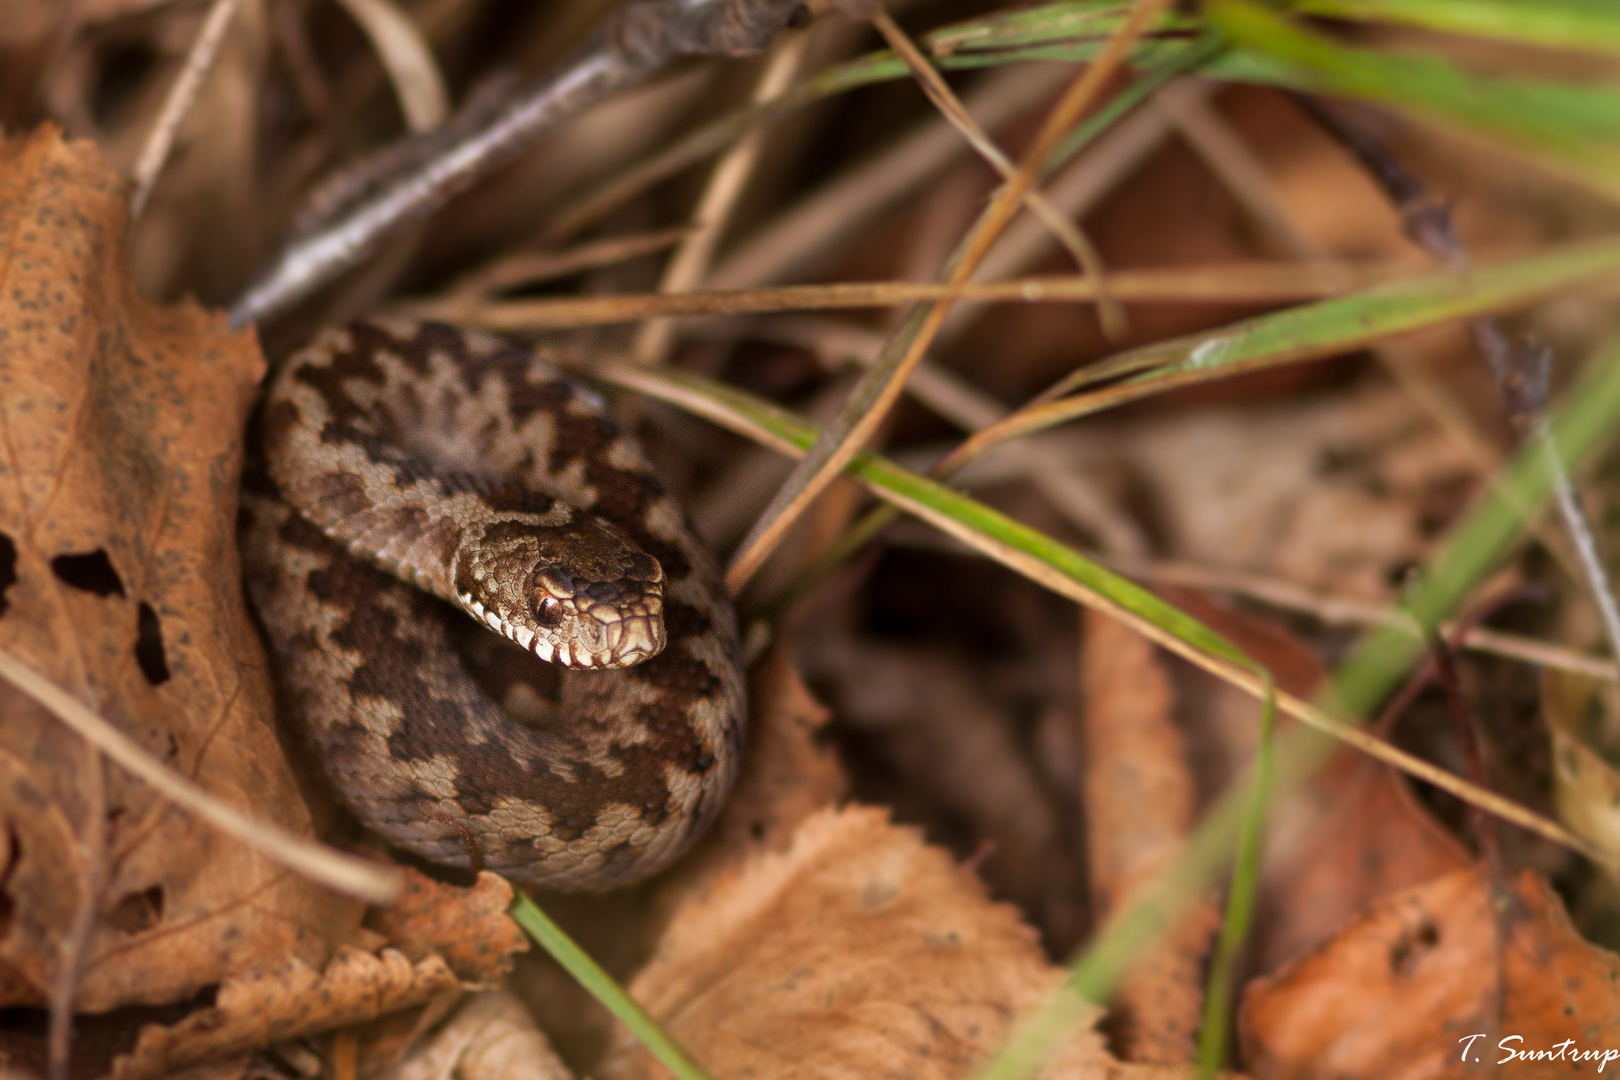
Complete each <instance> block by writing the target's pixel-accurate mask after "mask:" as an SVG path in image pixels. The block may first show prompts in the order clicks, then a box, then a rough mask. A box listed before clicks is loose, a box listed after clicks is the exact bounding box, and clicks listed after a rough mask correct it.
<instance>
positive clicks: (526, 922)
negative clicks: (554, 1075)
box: [508, 888, 713, 1080]
mask: <svg viewBox="0 0 1620 1080" xmlns="http://www.w3.org/2000/svg"><path fill="white" fill-rule="evenodd" d="M512 893H513V896H514V899H513V900H512V906H511V907H510V908H509V909H508V914H510V915H511V916H512V918H513V919H515V920H516V921H517V924H518V925H519V926H521V927H523V929H524V931H525V932H527V933H528V935H529V936H530V937H532V938H533V939H534V940H535V941H536V942H538V943H539V945H540V947H541V948H542V949H545V950H546V952H548V953H550V954H551V957H552V959H554V960H556V961H557V963H559V964H561V965H562V966H563V968H564V969H565V970H566V971H567V972H568V974H570V975H572V976H573V977H574V979H575V980H576V981H577V982H578V983H579V985H581V986H583V987H584V988H585V989H586V991H588V992H589V993H590V995H591V996H592V997H594V998H595V999H596V1000H597V1001H599V1002H601V1003H602V1006H603V1008H605V1009H607V1011H608V1012H610V1013H612V1014H613V1015H614V1016H615V1017H616V1018H617V1019H618V1020H619V1021H620V1022H621V1023H623V1024H624V1026H625V1027H626V1028H628V1029H629V1030H630V1034H632V1035H634V1036H635V1037H636V1039H637V1040H638V1041H639V1042H640V1043H641V1045H643V1046H645V1047H646V1048H647V1050H648V1051H649V1052H650V1053H651V1054H652V1055H653V1057H655V1058H657V1059H658V1060H659V1061H660V1062H661V1063H662V1064H663V1066H664V1067H665V1068H666V1069H668V1070H669V1071H670V1072H672V1073H674V1074H675V1075H676V1076H677V1077H678V1078H679V1080H713V1077H711V1076H710V1075H709V1074H708V1073H707V1072H706V1071H704V1069H703V1067H702V1066H701V1065H699V1064H698V1063H697V1062H695V1061H693V1060H692V1058H691V1055H689V1054H687V1052H686V1051H685V1050H684V1049H682V1047H681V1045H680V1044H679V1043H677V1042H676V1041H675V1040H674V1039H673V1038H671V1037H670V1036H669V1033H668V1032H666V1031H665V1030H664V1029H663V1028H662V1027H660V1026H659V1024H658V1021H656V1020H654V1019H653V1018H652V1017H651V1016H648V1015H647V1011H646V1010H645V1009H643V1008H642V1007H641V1006H640V1005H637V1004H636V1002H635V999H634V998H632V997H631V996H630V995H629V994H627V993H625V991H624V987H622V986H620V985H619V983H618V981H617V980H616V979H614V978H613V976H611V975H609V974H608V973H607V972H605V971H603V970H602V967H601V965H600V964H598V963H597V962H596V961H595V960H593V959H591V957H590V956H589V955H588V954H587V953H586V952H585V950H584V949H581V948H580V947H579V945H578V944H576V943H575V941H574V939H573V938H571V937H569V936H568V935H567V934H566V933H564V932H563V928H562V927H560V926H558V925H557V924H556V923H555V922H553V921H552V920H551V916H550V915H547V914H546V913H545V912H544V911H542V910H541V909H540V907H539V905H537V904H536V903H535V902H534V901H533V900H530V899H529V898H528V897H527V896H525V895H523V893H522V892H520V891H519V890H518V889H516V888H514V889H513V890H512Z"/></svg>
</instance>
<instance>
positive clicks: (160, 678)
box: [135, 600, 169, 686]
mask: <svg viewBox="0 0 1620 1080" xmlns="http://www.w3.org/2000/svg"><path fill="white" fill-rule="evenodd" d="M135 662H136V663H137V664H139V665H141V674H142V675H145V676H146V681H147V682H149V683H151V684H152V685H153V686H162V685H163V684H164V683H166V682H168V681H169V661H168V659H167V658H166V657H164V655H163V623H162V622H161V621H159V619H158V613H157V612H156V611H154V610H152V605H151V604H148V603H147V602H146V601H145V600H142V601H141V606H140V608H139V609H137V611H136V615H135Z"/></svg>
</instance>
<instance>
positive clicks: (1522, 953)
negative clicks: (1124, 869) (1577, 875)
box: [1239, 868, 1620, 1080]
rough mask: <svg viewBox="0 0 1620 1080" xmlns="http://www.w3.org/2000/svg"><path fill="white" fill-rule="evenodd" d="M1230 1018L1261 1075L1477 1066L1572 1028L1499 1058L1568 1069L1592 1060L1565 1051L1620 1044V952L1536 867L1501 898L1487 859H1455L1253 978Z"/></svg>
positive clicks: (1551, 1070) (1511, 1071) (1530, 1072)
mask: <svg viewBox="0 0 1620 1080" xmlns="http://www.w3.org/2000/svg"><path fill="white" fill-rule="evenodd" d="M1493 908H1494V909H1496V911H1499V912H1500V915H1501V918H1500V922H1498V920H1497V918H1496V917H1495V915H1494V913H1493ZM1499 926H1500V927H1503V928H1505V931H1506V933H1505V938H1500V937H1499V934H1498V928H1499ZM1498 957H1500V961H1499V960H1498ZM1499 987H1500V996H1499V992H1498V988H1499ZM1239 1026H1240V1031H1241V1034H1242V1039H1243V1046H1244V1058H1245V1060H1246V1061H1247V1062H1248V1063H1249V1067H1250V1069H1251V1071H1252V1072H1253V1074H1254V1075H1255V1076H1256V1077H1259V1078H1260V1080H1278V1078H1282V1077H1324V1078H1325V1077H1343V1076H1378V1077H1385V1078H1388V1080H1405V1078H1409V1077H1425V1078H1430V1077H1443V1076H1457V1077H1462V1076H1474V1075H1478V1073H1479V1070H1480V1069H1481V1068H1482V1067H1483V1066H1484V1065H1485V1064H1486V1063H1492V1062H1502V1063H1504V1064H1505V1058H1506V1050H1509V1049H1511V1050H1514V1051H1532V1052H1536V1051H1547V1052H1549V1053H1557V1051H1558V1046H1559V1044H1562V1043H1564V1042H1565V1040H1572V1042H1571V1043H1569V1044H1567V1045H1565V1047H1564V1053H1563V1056H1562V1058H1555V1059H1553V1060H1542V1061H1540V1062H1535V1061H1524V1060H1515V1061H1514V1062H1513V1064H1512V1065H1509V1066H1506V1070H1505V1075H1509V1076H1512V1077H1515V1078H1518V1077H1537V1076H1553V1075H1556V1076H1568V1075H1570V1074H1571V1073H1572V1072H1576V1071H1584V1070H1586V1069H1592V1068H1593V1067H1594V1063H1593V1062H1592V1060H1591V1059H1587V1061H1586V1063H1585V1064H1580V1063H1578V1062H1577V1061H1575V1060H1574V1059H1572V1058H1571V1057H1570V1056H1569V1055H1570V1054H1571V1053H1572V1052H1575V1051H1583V1052H1584V1051H1592V1050H1596V1051H1598V1052H1599V1053H1601V1052H1603V1051H1604V1050H1606V1049H1607V1050H1609V1051H1610V1052H1614V1051H1615V1050H1616V1049H1620V956H1616V955H1615V954H1613V953H1611V952H1608V951H1606V950H1604V949H1600V948H1598V947H1597V946H1595V945H1592V944H1591V943H1589V942H1587V941H1586V940H1584V939H1583V938H1582V937H1581V936H1580V935H1579V934H1578V933H1577V932H1576V931H1575V929H1574V928H1573V927H1572V926H1571V925H1570V923H1569V917H1568V916H1567V915H1566V914H1565V912H1564V907H1563V904H1562V903H1561V902H1560V901H1559V899H1558V897H1557V894H1555V893H1554V892H1553V891H1552V889H1551V887H1550V886H1548V884H1547V883H1546V881H1544V880H1543V879H1542V878H1541V877H1539V876H1537V875H1536V874H1534V873H1532V872H1530V871H1525V872H1524V873H1522V874H1521V875H1520V876H1519V878H1518V880H1517V881H1516V882H1515V883H1514V885H1513V886H1512V888H1511V889H1510V890H1508V891H1507V892H1506V893H1505V894H1503V895H1501V896H1497V895H1495V894H1494V890H1493V889H1492V887H1491V884H1490V882H1489V879H1488V877H1487V875H1486V873H1485V872H1484V871H1483V870H1480V869H1477V868H1476V869H1472V870H1464V871H1459V872H1457V873H1454V874H1450V875H1447V876H1446V877H1443V878H1439V879H1437V880H1435V881H1432V882H1429V883H1428V884H1425V885H1423V886H1420V887H1419V888H1416V889H1410V890H1408V891H1406V892H1403V893H1400V894H1398V895H1395V896H1391V897H1389V898H1388V899H1386V900H1384V901H1382V902H1380V903H1379V904H1377V905H1376V906H1375V907H1373V908H1372V909H1371V910H1369V911H1368V912H1367V913H1366V914H1365V915H1363V916H1362V917H1361V918H1359V919H1357V920H1356V921H1355V922H1354V923H1352V924H1351V925H1350V926H1348V927H1346V928H1345V929H1344V930H1343V931H1342V932H1341V933H1339V934H1338V935H1337V936H1335V937H1334V938H1333V939H1332V940H1330V941H1328V942H1327V943H1326V944H1324V945H1322V946H1321V947H1320V948H1318V949H1316V950H1315V951H1313V952H1312V953H1310V954H1309V955H1307V956H1306V957H1305V958H1303V959H1302V960H1301V961H1299V962H1298V963H1296V964H1294V965H1293V966H1292V967H1290V968H1288V969H1287V970H1285V971H1283V972H1281V973H1280V974H1278V975H1277V976H1276V977H1274V978H1270V979H1261V980H1257V981H1256V982H1254V983H1252V984H1251V985H1250V987H1249V989H1248V992H1247V993H1246V994H1245V995H1244V999H1243V1007H1242V1010H1241V1013H1240V1021H1239ZM1474 1035H1480V1036H1482V1037H1481V1038H1479V1039H1476V1040H1473V1041H1472V1042H1469V1041H1468V1040H1469V1039H1470V1037H1471V1036H1474ZM1515 1037H1517V1039H1519V1040H1520V1041H1517V1042H1511V1041H1510V1042H1507V1043H1506V1044H1505V1047H1504V1048H1499V1043H1500V1042H1501V1040H1505V1039H1507V1040H1511V1039H1513V1038H1515ZM1465 1051H1466V1060H1465V1056H1464V1055H1465ZM1612 1061H1613V1059H1610V1062H1609V1063H1611V1064H1612Z"/></svg>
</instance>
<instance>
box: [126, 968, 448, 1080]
mask: <svg viewBox="0 0 1620 1080" xmlns="http://www.w3.org/2000/svg"><path fill="white" fill-rule="evenodd" d="M460 989H461V984H460V983H459V982H458V981H457V979H456V976H455V973H454V972H452V971H451V970H450V968H449V966H448V965H447V964H445V962H444V961H443V960H442V959H441V958H440V957H438V956H437V955H430V956H428V957H427V958H426V959H424V960H422V961H420V962H418V963H415V964H413V963H411V961H410V960H409V959H408V958H407V957H406V956H405V954H404V953H401V952H399V951H397V950H394V949H384V950H383V951H382V953H381V954H380V955H378V954H373V953H369V952H366V951H364V950H362V949H356V948H354V947H352V946H344V947H343V948H341V949H339V950H338V952H337V954H336V955H335V956H334V957H333V958H332V961H331V963H329V964H328V965H327V966H326V970H324V971H317V970H315V969H314V968H312V967H310V966H309V965H308V964H306V963H304V962H303V961H301V960H290V961H287V962H286V963H283V964H280V965H277V966H275V967H273V968H269V969H267V970H265V971H263V972H262V973H259V972H254V973H248V974H244V975H243V976H241V977H240V978H235V979H229V980H227V981H225V982H224V983H223V984H222V985H221V986H220V988H219V994H218V997H217V999H216V1000H215V1003H214V1004H213V1005H212V1006H209V1007H205V1008H201V1009H197V1010H196V1011H194V1012H192V1013H191V1014H190V1015H188V1016H187V1017H186V1018H185V1019H184V1020H182V1021H180V1022H179V1023H177V1024H174V1025H171V1026H168V1027H159V1026H157V1025H150V1026H148V1027H146V1028H144V1029H142V1031H141V1034H140V1039H139V1040H138V1041H137V1042H136V1044H135V1049H134V1050H133V1052H131V1053H130V1054H129V1055H128V1056H126V1057H123V1058H121V1059H119V1060H118V1061H117V1062H115V1064H114V1067H113V1070H112V1074H111V1075H112V1077H113V1080H148V1078H154V1080H155V1078H158V1077H164V1076H168V1075H169V1074H170V1073H171V1072H173V1071H174V1070H176V1069H180V1068H184V1067H186V1066H188V1065H192V1064H195V1063H198V1062H206V1061H212V1060H215V1059H218V1058H223V1057H227V1056H229V1055H231V1054H233V1053H238V1052H241V1051H243V1050H251V1049H253V1048H254V1047H258V1046H265V1045H268V1044H269V1043H272V1042H276V1041H278V1040H281V1039H291V1038H294V1037H296V1036H299V1035H305V1034H309V1033H311V1032H316V1031H325V1030H328V1029H331V1028H341V1027H347V1026H349V1025H352V1024H359V1023H363V1022H365V1021H367V1020H373V1019H375V1018H377V1017H379V1016H384V1015H387V1014H388V1013H392V1012H397V1011H398V1010H401V1009H406V1008H409V1007H411V1006H413V1005H420V1004H422V1003H424V1002H426V1001H428V1000H430V999H432V998H434V997H437V996H439V995H441V994H445V993H447V992H458V991H459V990H460Z"/></svg>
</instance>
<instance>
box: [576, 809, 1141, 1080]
mask: <svg viewBox="0 0 1620 1080" xmlns="http://www.w3.org/2000/svg"><path fill="white" fill-rule="evenodd" d="M1060 977H1061V976H1060V973H1059V972H1058V971H1057V970H1056V969H1054V968H1053V967H1052V966H1051V965H1050V964H1049V963H1048V962H1047V960H1046V958H1045V956H1044V955H1043V954H1042V952H1041V950H1040V947H1039V946H1038V944H1037V943H1036V938H1035V933H1034V931H1033V930H1031V929H1030V928H1029V927H1028V926H1027V925H1025V924H1024V923H1023V922H1022V921H1021V920H1020V919H1019V917H1018V915H1017V913H1016V912H1015V911H1014V910H1013V909H1012V908H1010V907H1008V906H1006V905H1002V904H995V903H991V902H990V901H989V900H988V899H987V898H986V896H985V891H984V886H983V885H982V884H981V883H980V882H979V881H978V879H977V878H975V877H974V876H973V875H972V874H971V873H969V872H968V871H967V870H965V869H963V868H961V867H959V866H957V865H955V863H954V862H953V861H952V859H951V858H950V856H949V855H948V854H947V853H946V852H945V851H943V850H942V849H939V848H935V847H930V846H928V845H926V844H924V843H923V842H922V839H921V837H920V836H919V835H918V834H917V833H916V831H915V830H912V829H905V828H900V827H897V826H895V825H892V824H890V822H889V820H888V815H887V814H886V813H884V812H882V811H879V810H875V809H871V808H865V807H852V808H848V809H844V810H824V811H822V812H820V813H817V814H815V815H813V816H811V817H810V818H808V819H806V820H805V821H804V823H803V824H801V825H800V826H799V828H798V830H797V832H796V833H795V835H794V837H793V843H792V845H791V846H790V847H789V848H788V849H787V850H786V851H784V852H781V853H763V852H762V853H760V854H758V855H757V856H756V857H754V858H753V859H751V860H749V861H748V863H747V864H745V865H744V866H741V867H738V868H735V869H733V870H730V871H726V872H723V873H721V874H719V875H718V876H717V877H716V878H715V880H713V881H712V882H711V883H710V884H709V887H708V888H707V889H706V890H704V891H701V892H698V891H694V892H693V893H692V894H691V899H690V900H689V901H688V902H687V903H686V904H684V905H683V906H682V907H681V909H680V910H679V911H678V912H677V913H676V914H675V916H674V918H673V919H672V920H671V922H670V924H669V926H668V929H667V930H666V932H665V934H664V936H663V938H662V940H661V942H660V944H659V948H658V951H657V952H656V953H655V954H654V956H653V958H652V960H651V961H650V962H649V963H648V964H647V966H646V967H645V968H644V969H643V970H642V972H641V973H640V974H639V975H638V976H637V977H636V979H635V981H634V982H633V983H632V984H631V987H630V991H631V993H632V994H633V995H634V996H635V997H636V999H637V1000H638V1001H640V1002H642V1004H643V1005H645V1006H646V1007H647V1008H648V1010H649V1011H650V1012H651V1013H652V1014H653V1015H654V1016H656V1017H658V1019H659V1020H660V1022H661V1023H663V1024H664V1025H665V1028H666V1029H667V1030H668V1031H669V1032H670V1034H671V1035H673V1036H674V1037H675V1038H676V1039H678V1040H680V1042H681V1043H682V1044H683V1045H684V1046H686V1048H687V1049H688V1050H690V1051H691V1052H692V1054H693V1055H694V1057H696V1059H697V1060H698V1061H700V1062H702V1063H703V1064H704V1065H705V1066H706V1067H707V1068H708V1069H709V1070H710V1071H711V1072H712V1073H713V1074H714V1075H716V1076H765V1075H768V1076H772V1077H776V1078H779V1080H792V1078H794V1077H811V1076H815V1077H843V1076H849V1077H857V1076H858V1077H863V1078H866V1077H873V1076H924V1077H938V1076H957V1075H962V1074H964V1073H965V1072H966V1071H967V1070H968V1069H969V1068H970V1067H971V1066H972V1065H973V1064H975V1063H977V1062H980V1061H982V1060H984V1059H986V1058H987V1057H988V1056H989V1055H990V1054H992V1053H993V1052H994V1051H995V1050H996V1049H997V1048H998V1047H999V1046H1000V1045H1001V1043H1002V1041H1003V1040H1004V1039H1005V1038H1006V1035H1007V1032H1008V1028H1009V1026H1010V1023H1011V1021H1012V1019H1013V1018H1014V1017H1015V1016H1016V1015H1017V1014H1018V1013H1019V1012H1021V1011H1023V1010H1026V1009H1029V1008H1031V1007H1033V1006H1034V1005H1036V1004H1037V1003H1039V1002H1041V1001H1042V1000H1043V999H1044V998H1045V996H1046V994H1047V993H1049V992H1050V991H1051V990H1052V989H1053V988H1054V986H1055V985H1056V983H1057V981H1058V980H1059V979H1060ZM1090 1019H1092V1020H1094V1019H1095V1015H1094V1016H1092V1017H1091V1018H1090ZM1081 1028H1082V1030H1081V1031H1080V1032H1078V1033H1077V1034H1076V1035H1075V1037H1074V1038H1073V1039H1071V1040H1070V1042H1069V1044H1068V1045H1067V1046H1066V1048H1065V1050H1064V1053H1063V1054H1062V1055H1061V1058H1060V1060H1059V1061H1057V1062H1055V1063H1054V1065H1053V1066H1052V1071H1051V1075H1054V1076H1055V1075H1063V1076H1075V1077H1078V1076H1083V1075H1101V1074H1103V1073H1104V1072H1105V1071H1106V1070H1108V1069H1109V1068H1110V1067H1113V1066H1114V1064H1115V1063H1113V1062H1112V1060H1111V1059H1110V1058H1109V1057H1108V1055H1107V1053H1106V1051H1104V1050H1103V1048H1102V1044H1101V1040H1100V1039H1099V1038H1098V1036H1096V1035H1095V1034H1094V1033H1092V1032H1091V1030H1090V1025H1089V1023H1087V1024H1082V1025H1081ZM597 1071H598V1075H601V1076H603V1077H607V1078H609V1080H634V1078H639V1077H648V1076H660V1075H664V1074H663V1072H662V1070H661V1069H660V1068H659V1067H658V1066H656V1065H654V1064H653V1062H652V1060H651V1059H650V1058H649V1057H648V1056H647V1054H646V1053H645V1051H643V1050H641V1049H640V1048H639V1047H638V1046H637V1045H636V1044H634V1043H633V1042H631V1041H630V1039H629V1037H628V1035H626V1034H624V1033H623V1032H620V1034H619V1038H618V1042H617V1045H616V1046H615V1049H614V1051H613V1052H612V1053H611V1054H610V1055H609V1057H608V1059H607V1061H606V1062H605V1063H604V1064H603V1065H602V1066H601V1068H600V1069H599V1070H597Z"/></svg>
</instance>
